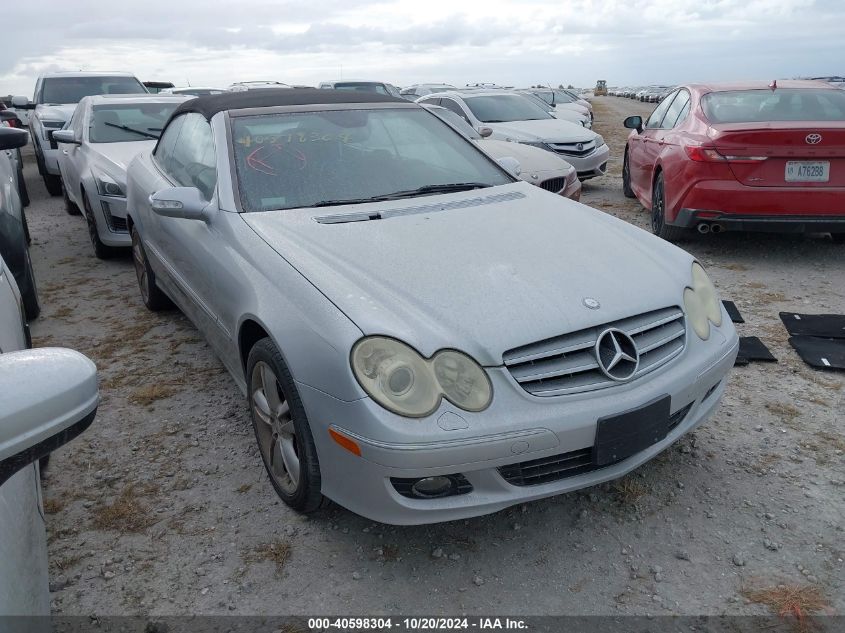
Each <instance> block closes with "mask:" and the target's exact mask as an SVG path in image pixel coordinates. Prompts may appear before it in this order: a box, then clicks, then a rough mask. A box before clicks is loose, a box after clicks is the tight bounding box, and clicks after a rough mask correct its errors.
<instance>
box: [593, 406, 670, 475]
mask: <svg viewBox="0 0 845 633" xmlns="http://www.w3.org/2000/svg"><path fill="white" fill-rule="evenodd" d="M671 401H672V399H671V397H670V396H668V395H666V396H660V397H658V398H655V399H654V400H652V401H651V402H649V403H647V404H645V405H643V406H641V407H637V408H636V409H631V410H630V411H625V412H624V413H619V414H616V415H611V416H607V417H604V418H599V421H598V424H597V425H596V441H595V443H594V445H593V464H595V465H596V466H607V465H608V464H613V463H615V462H618V461H621V460H623V459H625V458H627V457H630V456H631V455H633V454H635V453H639V452H640V451H641V450H644V449H646V448H648V447H649V446H651V445H652V444H655V443H657V442H659V441H660V440H662V439H663V438H665V437H666V435H667V433H668V432H669V415H670V413H669V412H670V407H671Z"/></svg>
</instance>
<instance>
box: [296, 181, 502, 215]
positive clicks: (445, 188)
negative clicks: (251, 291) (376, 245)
mask: <svg viewBox="0 0 845 633" xmlns="http://www.w3.org/2000/svg"><path fill="white" fill-rule="evenodd" d="M491 186H492V185H489V184H487V183H485V182H453V183H448V184H444V185H425V186H423V187H418V188H416V189H407V190H405V191H395V192H393V193H387V194H384V195H380V196H371V197H369V198H346V199H343V200H321V201H320V202H315V203H314V204H309V205H308V206H309V207H339V206H341V205H344V204H364V203H367V202H384V201H385V200H397V199H399V198H412V197H414V196H423V195H426V194H432V193H449V192H453V191H469V190H470V189H483V188H485V187H491ZM374 215H379V214H374ZM379 217H380V216H379ZM374 219H378V218H374Z"/></svg>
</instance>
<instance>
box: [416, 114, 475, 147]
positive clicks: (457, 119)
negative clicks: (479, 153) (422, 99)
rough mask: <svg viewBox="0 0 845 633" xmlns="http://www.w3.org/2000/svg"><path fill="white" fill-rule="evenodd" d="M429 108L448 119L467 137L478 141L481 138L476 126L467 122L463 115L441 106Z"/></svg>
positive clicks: (447, 121)
mask: <svg viewBox="0 0 845 633" xmlns="http://www.w3.org/2000/svg"><path fill="white" fill-rule="evenodd" d="M427 109H428V108H427ZM428 110H429V111H430V112H431V113H432V114H435V115H437V116H439V117H440V118H441V119H443V120H444V121H446V123H448V124H449V125H451V126H452V127H453V128H455V129H456V130H458V132H460V133H461V134H463V135H464V136H466V137H467V138H471V139H473V140H474V141H477V140H479V139H480V138H481V134H479V133H478V132H476V131H475V128H474V127H472V126H471V125H470V124H469V123H467V122H466V120H465V119H464V118H463V117H462V116H460V115H458V114H456V113H455V112H452V111H451V110H447V109H446V108H441V107H436V108H430V109H428Z"/></svg>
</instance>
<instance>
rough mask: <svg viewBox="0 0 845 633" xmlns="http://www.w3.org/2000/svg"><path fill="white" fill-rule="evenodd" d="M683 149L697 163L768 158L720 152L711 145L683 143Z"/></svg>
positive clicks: (757, 161) (750, 161)
mask: <svg viewBox="0 0 845 633" xmlns="http://www.w3.org/2000/svg"><path fill="white" fill-rule="evenodd" d="M684 150H686V153H687V156H689V158H690V160H694V161H696V162H698V163H721V162H729V163H759V162H760V161H764V160H766V159H767V158H768V156H731V155H727V154H720V153H719V152H718V150H716V149H713V148H712V147H702V146H701V145H684Z"/></svg>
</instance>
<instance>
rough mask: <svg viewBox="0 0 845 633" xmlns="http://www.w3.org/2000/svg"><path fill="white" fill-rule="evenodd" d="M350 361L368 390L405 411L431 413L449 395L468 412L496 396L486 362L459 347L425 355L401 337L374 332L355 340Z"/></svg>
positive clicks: (397, 410)
mask: <svg viewBox="0 0 845 633" xmlns="http://www.w3.org/2000/svg"><path fill="white" fill-rule="evenodd" d="M351 361H352V371H353V373H354V374H355V378H357V379H358V382H359V383H360V384H361V387H363V389H364V391H366V392H367V393H368V394H369V395H370V396H371V397H372V398H373V400H375V401H376V402H378V403H379V404H380V405H381V406H383V407H384V408H386V409H388V410H390V411H393V412H394V413H398V414H399V415H402V416H406V417H424V416H426V415H430V414H431V413H433V412H434V411H435V410H436V409H437V407H438V406H440V400H441V399H442V398H444V397H445V398H446V399H447V400H448V401H449V402H451V403H452V404H454V405H455V406H456V407H459V408H461V409H463V410H465V411H481V410H483V409H486V408H487V406H488V405H489V404H490V400H491V399H492V397H493V387H492V385H491V384H490V379H489V378H488V377H487V374H486V373H485V372H484V369H482V367H481V365H479V364H478V363H477V362H475V361H474V360H473V359H472V358H470V357H469V356H467V355H466V354H464V353H462V352H458V351H455V350H442V351H440V352H437V353H436V354H435V355H434V356H432V357H431V358H423V357H422V356H421V355H420V354H419V353H418V352H417V351H416V350H415V349H413V348H412V347H410V346H408V345H406V344H405V343H402V342H400V341H397V340H396V339H392V338H387V337H384V336H370V337H367V338H363V339H361V340H360V341H358V342H357V343H356V344H355V346H354V347H353V348H352V358H351Z"/></svg>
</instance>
